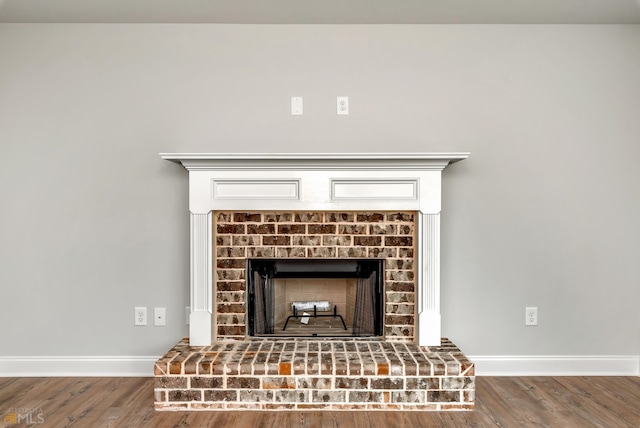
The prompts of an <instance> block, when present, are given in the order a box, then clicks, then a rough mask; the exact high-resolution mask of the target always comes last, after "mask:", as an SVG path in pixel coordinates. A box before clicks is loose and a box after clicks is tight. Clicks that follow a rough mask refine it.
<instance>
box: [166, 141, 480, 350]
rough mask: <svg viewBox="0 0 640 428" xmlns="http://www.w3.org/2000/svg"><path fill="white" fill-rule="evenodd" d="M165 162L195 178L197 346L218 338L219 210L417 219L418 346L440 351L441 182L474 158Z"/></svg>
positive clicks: (196, 157)
mask: <svg viewBox="0 0 640 428" xmlns="http://www.w3.org/2000/svg"><path fill="white" fill-rule="evenodd" d="M160 156H161V157H162V158H163V159H165V160H169V161H172V162H176V163H179V164H181V165H182V166H184V167H185V168H186V169H187V170H188V171H189V211H190V215H191V228H190V229H191V232H190V234H191V266H190V269H191V279H190V293H191V314H190V318H189V319H190V326H189V343H190V345H191V346H208V345H210V344H211V343H212V341H213V340H215V336H216V334H215V333H216V332H215V323H214V321H213V320H214V317H215V314H214V305H213V296H214V292H213V280H214V273H215V268H214V266H213V254H214V244H213V241H214V231H213V221H212V213H213V211H214V210H221V211H222V210H224V211H230V210H239V211H245V210H254V211H269V210H287V211H332V210H333V211H395V210H399V211H415V212H417V213H418V233H417V240H418V242H417V245H416V248H417V252H418V254H417V255H416V259H417V260H418V266H417V290H416V295H417V300H416V303H417V305H416V306H417V308H416V317H417V322H416V326H415V327H416V328H417V331H418V335H417V338H418V339H417V341H418V344H419V345H423V346H438V345H440V338H441V327H440V326H441V321H440V319H441V315H440V206H441V175H442V170H443V169H444V168H445V167H446V166H447V165H449V164H451V163H454V162H457V161H460V160H463V159H466V158H467V157H468V156H469V154H468V153H374V154H364V153H360V154H358V153H356V154H349V153H345V154H324V153H323V154H227V153H217V154H193V153H186V154H185V153H161V154H160Z"/></svg>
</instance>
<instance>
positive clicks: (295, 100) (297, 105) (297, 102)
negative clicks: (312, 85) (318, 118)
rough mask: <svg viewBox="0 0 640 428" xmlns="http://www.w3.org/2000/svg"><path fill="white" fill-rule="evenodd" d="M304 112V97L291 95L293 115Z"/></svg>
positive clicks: (300, 114) (299, 114)
mask: <svg viewBox="0 0 640 428" xmlns="http://www.w3.org/2000/svg"><path fill="white" fill-rule="evenodd" d="M303 113H304V111H303V100H302V97H291V115H292V116H302V114H303Z"/></svg>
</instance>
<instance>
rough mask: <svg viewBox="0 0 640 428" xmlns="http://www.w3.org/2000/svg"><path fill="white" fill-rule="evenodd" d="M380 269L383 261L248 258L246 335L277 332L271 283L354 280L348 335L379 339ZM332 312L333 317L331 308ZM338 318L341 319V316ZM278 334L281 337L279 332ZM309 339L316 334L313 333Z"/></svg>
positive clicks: (381, 317)
mask: <svg viewBox="0 0 640 428" xmlns="http://www.w3.org/2000/svg"><path fill="white" fill-rule="evenodd" d="M383 266H384V261H383V260H377V259H374V260H372V259H365V260H353V259H282V260H273V259H249V261H248V269H247V270H248V272H247V273H248V275H247V278H248V281H247V312H248V313H247V315H248V316H247V318H248V332H249V336H264V335H273V334H274V333H276V330H277V329H279V328H281V326H276V325H275V305H276V296H275V294H276V293H275V287H274V284H275V279H277V278H356V290H355V302H354V304H353V306H354V310H353V324H352V327H351V330H350V333H351V334H352V335H353V336H358V337H362V336H382V330H383V305H384V302H383V299H382V296H383V281H382V278H384V275H383ZM333 311H334V312H333V313H334V314H336V309H335V308H334V309H333ZM310 312H311V310H310ZM294 313H295V311H294ZM313 313H315V310H313ZM323 316H331V315H323ZM290 318H291V317H290ZM340 318H341V319H342V316H340ZM343 324H344V321H343ZM282 330H283V331H284V329H282ZM278 333H280V335H282V334H283V332H280V331H278ZM313 336H317V334H316V333H314V334H313Z"/></svg>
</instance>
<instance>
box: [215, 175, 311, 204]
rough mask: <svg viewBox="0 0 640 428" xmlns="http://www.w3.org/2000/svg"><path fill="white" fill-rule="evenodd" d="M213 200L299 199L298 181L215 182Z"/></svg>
mask: <svg viewBox="0 0 640 428" xmlns="http://www.w3.org/2000/svg"><path fill="white" fill-rule="evenodd" d="M212 184H213V199H214V200H215V199H277V200H281V199H293V200H298V199H300V180H284V179H283V180H217V179H213V181H212Z"/></svg>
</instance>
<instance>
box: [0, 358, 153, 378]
mask: <svg viewBox="0 0 640 428" xmlns="http://www.w3.org/2000/svg"><path fill="white" fill-rule="evenodd" d="M159 358H160V357H159V356H158V357H151V356H148V357H127V356H108V357H1V356H0V377H39V376H42V377H60V376H68V377H83V376H86V377H91V376H96V377H151V376H153V366H154V364H155V362H156V361H157V360H158V359H159Z"/></svg>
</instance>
